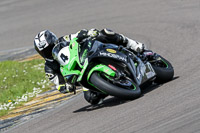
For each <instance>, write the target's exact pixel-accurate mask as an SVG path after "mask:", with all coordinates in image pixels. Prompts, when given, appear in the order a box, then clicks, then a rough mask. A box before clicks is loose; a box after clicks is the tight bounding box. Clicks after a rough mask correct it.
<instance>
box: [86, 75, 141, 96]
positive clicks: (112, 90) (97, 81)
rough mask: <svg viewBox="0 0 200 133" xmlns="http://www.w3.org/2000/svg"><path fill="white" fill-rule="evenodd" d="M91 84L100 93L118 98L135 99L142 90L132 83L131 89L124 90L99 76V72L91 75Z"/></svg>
mask: <svg viewBox="0 0 200 133" xmlns="http://www.w3.org/2000/svg"><path fill="white" fill-rule="evenodd" d="M90 82H91V83H92V84H93V85H94V86H95V87H96V88H98V89H99V90H100V91H102V92H104V93H106V94H109V95H112V96H116V97H118V98H122V99H135V98H138V97H139V96H140V95H141V90H140V88H139V86H138V85H136V84H135V83H133V82H132V85H131V87H130V88H122V87H121V86H117V85H114V84H112V83H111V82H109V81H106V79H104V78H103V77H101V74H98V73H97V72H94V73H93V74H92V75H91V78H90Z"/></svg>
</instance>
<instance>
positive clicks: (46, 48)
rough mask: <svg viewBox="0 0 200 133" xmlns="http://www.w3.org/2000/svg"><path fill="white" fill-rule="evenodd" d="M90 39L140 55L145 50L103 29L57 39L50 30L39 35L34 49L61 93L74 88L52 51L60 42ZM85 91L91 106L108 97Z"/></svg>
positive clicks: (142, 46) (130, 40)
mask: <svg viewBox="0 0 200 133" xmlns="http://www.w3.org/2000/svg"><path fill="white" fill-rule="evenodd" d="M88 37H93V38H95V39H96V40H98V41H101V42H103V43H113V44H116V45H123V46H124V47H127V48H128V49H130V50H133V51H135V52H139V53H141V52H143V50H144V44H142V43H140V42H137V41H134V40H132V39H129V38H128V37H125V36H124V35H122V34H118V33H115V32H113V31H112V30H109V29H102V30H101V31H99V30H97V29H91V30H85V29H83V30H81V31H79V32H77V33H76V34H70V35H65V36H62V37H60V38H57V37H56V35H55V34H54V33H53V32H51V31H49V30H44V31H42V32H40V33H38V34H37V35H36V37H35V39H34V47H35V49H36V51H37V52H38V53H39V54H40V55H41V56H42V57H43V58H44V59H45V61H46V62H45V73H46V75H47V76H48V78H49V80H50V81H52V82H53V83H54V84H55V85H56V88H57V89H58V90H59V91H60V92H61V93H68V92H72V91H73V90H74V86H71V85H70V84H66V83H65V80H64V78H63V76H62V74H61V72H60V65H59V63H58V62H57V61H56V60H54V59H53V56H52V49H53V47H54V46H55V45H57V44H58V43H59V42H65V43H67V44H69V42H70V40H72V39H73V38H78V40H77V41H79V42H81V41H82V40H84V39H85V38H88ZM83 90H84V97H85V99H86V100H87V101H88V102H89V103H91V104H97V103H99V102H101V101H102V100H103V98H105V97H106V95H103V94H101V93H98V92H94V91H91V90H88V89H86V88H84V89H83Z"/></svg>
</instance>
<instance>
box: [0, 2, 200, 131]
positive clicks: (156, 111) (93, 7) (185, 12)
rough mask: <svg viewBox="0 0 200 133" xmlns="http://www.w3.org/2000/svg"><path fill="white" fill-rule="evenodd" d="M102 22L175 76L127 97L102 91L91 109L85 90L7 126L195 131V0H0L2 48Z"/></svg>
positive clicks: (199, 106)
mask: <svg viewBox="0 0 200 133" xmlns="http://www.w3.org/2000/svg"><path fill="white" fill-rule="evenodd" d="M93 27H95V28H98V29H102V28H104V27H108V28H110V29H113V30H114V31H116V32H120V33H122V34H124V35H126V36H128V37H130V38H134V39H136V40H138V41H140V42H143V43H145V44H147V45H148V47H149V48H150V49H152V50H153V51H155V52H157V53H159V54H161V55H163V56H164V57H166V58H167V59H168V60H169V61H171V63H172V64H173V66H174V69H175V77H176V78H175V79H174V80H173V81H171V82H168V83H166V84H163V85H161V86H155V87H150V88H148V89H146V90H144V95H143V96H142V97H141V98H139V99H136V100H133V101H123V100H119V99H116V98H113V97H108V98H107V99H106V100H105V102H104V104H103V105H102V106H99V107H96V108H91V107H90V106H89V104H88V103H87V102H86V101H85V100H84V98H83V95H82V94H80V95H77V96H76V97H74V98H73V99H71V100H68V101H66V102H64V103H63V104H62V105H59V107H56V108H55V109H52V110H50V111H48V112H46V113H43V114H41V115H39V116H38V117H35V118H32V119H31V120H29V121H27V122H25V123H23V124H20V125H18V126H16V127H14V128H11V129H10V130H8V132H9V133H55V132H56V133H63V132H68V133H98V132H101V133H107V132H113V133H114V132H116V133H117V132H122V133H133V132H134V133H166V132H167V133H197V132H200V126H199V125H200V85H199V80H200V76H199V75H200V69H199V66H200V58H199V57H200V52H199V50H200V44H199V42H200V1H199V0H109V1H108V0H84V1H83V0H73V1H72V0H56V1H54V0H42V1H41V0H34V1H33V0H32V1H31V0H1V1H0V40H1V43H0V46H1V50H0V52H4V53H6V52H9V51H12V50H13V49H19V48H24V49H25V48H31V47H32V44H33V38H34V36H35V35H36V34H37V33H38V32H39V31H41V30H43V29H50V30H52V31H54V32H55V33H56V34H57V35H58V36H61V35H64V34H69V33H74V32H76V31H78V30H80V29H82V28H86V29H90V28H93Z"/></svg>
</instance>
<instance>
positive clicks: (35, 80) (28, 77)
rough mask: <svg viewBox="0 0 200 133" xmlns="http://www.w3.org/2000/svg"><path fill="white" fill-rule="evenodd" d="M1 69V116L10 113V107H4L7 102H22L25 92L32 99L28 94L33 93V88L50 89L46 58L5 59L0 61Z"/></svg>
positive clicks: (15, 104) (41, 90) (15, 103)
mask: <svg viewBox="0 0 200 133" xmlns="http://www.w3.org/2000/svg"><path fill="white" fill-rule="evenodd" d="M0 70H1V71H0V116H2V115H5V114H7V113H8V110H9V108H7V109H2V107H4V106H5V105H6V104H7V105H8V104H14V106H17V105H19V104H21V103H20V98H26V97H22V96H23V95H24V94H27V95H26V96H27V97H28V99H30V97H29V95H28V94H31V93H33V91H34V89H33V88H38V89H40V92H43V91H46V90H48V89H50V84H49V81H48V79H47V78H46V77H45V72H44V60H41V59H34V60H31V61H26V62H18V61H3V62H0ZM34 93H35V92H34ZM32 95H33V96H31V97H34V94H32ZM21 101H22V102H23V100H21ZM17 103H18V104H17ZM3 105H4V106H3Z"/></svg>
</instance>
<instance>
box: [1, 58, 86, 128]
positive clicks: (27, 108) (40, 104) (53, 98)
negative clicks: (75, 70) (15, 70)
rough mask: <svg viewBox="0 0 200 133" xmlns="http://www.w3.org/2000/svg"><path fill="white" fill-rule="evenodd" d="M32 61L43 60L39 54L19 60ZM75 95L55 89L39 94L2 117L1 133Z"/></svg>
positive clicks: (77, 90) (79, 91) (79, 89)
mask: <svg viewBox="0 0 200 133" xmlns="http://www.w3.org/2000/svg"><path fill="white" fill-rule="evenodd" d="M32 59H42V58H41V57H40V56H39V55H38V54H34V55H31V56H29V57H27V58H24V59H17V60H18V61H20V62H24V61H29V60H32ZM81 92H82V89H81V88H77V89H76V95H78V94H79V93H81ZM76 95H74V93H67V94H62V93H60V92H59V91H58V90H57V89H55V87H52V89H51V90H49V91H47V92H44V93H41V94H38V95H37V96H36V97H35V98H33V99H32V100H31V101H29V102H27V103H24V104H23V105H22V106H20V107H17V108H15V109H13V110H12V111H10V112H9V113H8V114H7V115H5V116H1V117H0V131H5V130H7V129H8V128H11V127H13V126H15V125H17V124H19V123H21V122H23V121H26V120H29V119H30V118H32V117H33V116H35V115H39V114H40V113H42V112H44V111H47V110H49V109H52V108H55V107H56V106H57V105H59V104H61V103H62V102H63V101H65V100H68V99H70V98H72V97H74V96H76Z"/></svg>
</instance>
